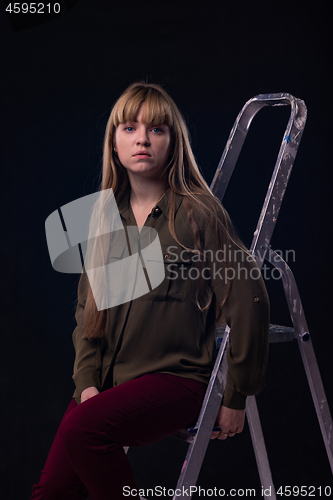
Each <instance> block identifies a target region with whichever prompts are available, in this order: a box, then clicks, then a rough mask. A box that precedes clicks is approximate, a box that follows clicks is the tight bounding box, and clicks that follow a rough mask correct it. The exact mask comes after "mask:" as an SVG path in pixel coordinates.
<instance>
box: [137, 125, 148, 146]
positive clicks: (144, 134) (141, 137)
mask: <svg viewBox="0 0 333 500" xmlns="http://www.w3.org/2000/svg"><path fill="white" fill-rule="evenodd" d="M149 142H150V141H149V137H148V131H147V130H146V128H144V129H143V128H142V129H140V130H139V134H138V137H137V140H136V143H137V144H141V145H147V144H149Z"/></svg>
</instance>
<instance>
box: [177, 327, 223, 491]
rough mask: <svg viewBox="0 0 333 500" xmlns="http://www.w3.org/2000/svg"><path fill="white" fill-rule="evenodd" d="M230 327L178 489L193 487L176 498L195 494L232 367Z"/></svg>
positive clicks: (192, 439) (216, 362) (206, 395)
mask: <svg viewBox="0 0 333 500" xmlns="http://www.w3.org/2000/svg"><path fill="white" fill-rule="evenodd" d="M229 331H230V329H229V327H226V330H225V334H224V336H223V340H222V343H221V346H220V348H219V351H218V355H217V358H216V360H215V364H214V368H213V371H212V375H211V378H210V381H209V384H208V387H207V390H206V394H205V398H204V401H203V404H202V407H201V411H200V414H199V417H198V420H197V423H196V427H197V429H198V430H197V433H196V435H195V436H194V437H191V443H190V445H189V447H188V449H187V453H186V457H185V460H184V463H183V467H182V470H181V473H180V476H179V478H178V482H177V486H176V490H175V491H177V490H178V491H181V492H183V491H184V488H185V489H189V491H190V495H188V494H185V495H182V494H181V495H176V494H175V496H174V497H173V500H183V499H184V500H185V499H186V498H187V499H188V498H192V492H191V486H194V485H195V484H196V482H197V479H198V476H199V472H200V469H201V465H202V462H203V460H204V457H205V453H206V450H207V447H208V443H209V439H210V435H211V433H212V428H213V426H214V423H215V420H216V416H217V413H218V411H219V407H220V405H221V401H222V396H223V391H224V386H225V380H226V375H227V369H228V364H227V357H226V350H227V348H228V345H229ZM190 465H191V467H190Z"/></svg>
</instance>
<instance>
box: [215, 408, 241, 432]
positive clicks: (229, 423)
mask: <svg viewBox="0 0 333 500" xmlns="http://www.w3.org/2000/svg"><path fill="white" fill-rule="evenodd" d="M244 422H245V410H233V409H232V408H227V407H226V406H223V405H222V406H221V408H220V409H219V412H218V414H217V418H216V424H215V425H216V426H218V427H220V429H221V431H220V432H218V431H215V432H212V435H211V437H210V439H215V438H217V439H223V440H224V439H227V437H233V436H234V435H235V434H236V433H237V434H238V433H239V432H242V430H243V428H244Z"/></svg>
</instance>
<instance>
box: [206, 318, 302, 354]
mask: <svg viewBox="0 0 333 500" xmlns="http://www.w3.org/2000/svg"><path fill="white" fill-rule="evenodd" d="M224 330H225V325H224V326H219V327H218V328H216V335H215V349H217V350H218V349H219V347H220V345H221V342H222V340H223V335H224ZM294 338H295V330H294V328H293V327H292V326H282V325H274V324H270V325H269V343H270V344H275V343H277V342H291V341H292V340H294Z"/></svg>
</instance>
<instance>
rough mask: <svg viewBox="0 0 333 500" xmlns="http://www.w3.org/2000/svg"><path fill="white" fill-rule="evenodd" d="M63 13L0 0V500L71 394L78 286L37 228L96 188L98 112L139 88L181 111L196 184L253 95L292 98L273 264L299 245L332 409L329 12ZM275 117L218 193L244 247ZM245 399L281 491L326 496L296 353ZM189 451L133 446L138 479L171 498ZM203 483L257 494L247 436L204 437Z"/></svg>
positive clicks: (86, 7) (64, 9)
mask: <svg viewBox="0 0 333 500" xmlns="http://www.w3.org/2000/svg"><path fill="white" fill-rule="evenodd" d="M60 4H61V14H62V15H58V16H55V17H54V19H46V16H44V17H39V18H36V16H30V17H29V18H28V16H27V15H25V16H24V15H20V16H19V15H17V16H16V17H15V16H14V15H11V16H9V15H8V14H7V13H6V12H5V6H7V5H8V2H3V3H0V7H1V13H0V28H1V42H2V43H1V45H2V50H1V69H2V77H1V80H0V81H1V97H2V103H1V127H2V132H1V139H2V141H1V142H2V146H1V178H2V180H1V214H2V215H1V223H2V231H1V236H2V237H1V252H2V253H1V255H2V259H1V269H2V271H1V284H2V287H1V288H2V292H3V294H2V299H1V305H2V314H1V322H2V326H1V364H0V373H1V393H2V395H1V425H0V429H1V474H2V478H1V482H0V484H1V487H0V488H1V491H0V497H1V498H4V499H6V500H7V499H8V500H21V499H22V500H23V499H26V498H29V495H30V492H31V487H32V485H33V483H34V482H37V481H38V478H39V475H40V471H41V469H42V467H43V465H44V462H45V459H46V457H47V453H48V451H49V448H50V446H51V443H52V439H53V437H54V434H55V432H56V430H57V427H58V425H59V423H60V420H61V417H62V415H63V413H64V411H65V409H66V407H67V406H68V404H69V402H70V399H71V396H72V393H73V390H74V385H73V382H72V380H71V376H72V367H73V361H74V349H73V346H72V339H71V335H72V332H73V329H74V327H75V320H74V312H75V306H76V297H77V295H76V294H77V283H78V279H79V275H74V274H72V275H71V274H61V273H57V272H56V271H54V270H53V269H52V266H51V263H50V258H49V255H48V249H47V244H46V238H45V227H44V224H45V219H46V218H47V217H48V215H49V214H51V213H52V212H53V211H54V210H56V209H57V208H59V207H60V206H62V205H64V204H66V203H68V202H70V201H73V200H75V199H77V198H80V197H82V196H84V195H87V194H90V193H93V192H95V191H97V189H98V185H99V181H100V169H101V156H102V142H103V134H104V129H105V125H106V121H107V119H108V116H109V113H110V109H111V106H112V104H113V103H114V101H115V100H116V99H117V98H118V96H119V94H120V93H121V92H122V91H123V90H124V88H125V87H126V86H127V85H129V84H130V83H131V82H133V81H137V80H140V79H145V80H148V81H149V82H157V83H161V84H163V85H164V86H165V88H166V90H167V91H168V92H169V93H170V94H171V96H172V97H173V98H174V100H175V101H176V103H177V104H178V105H179V107H180V109H181V111H182V112H183V115H184V117H185V119H186V121H187V123H188V126H189V129H190V133H191V137H192V144H193V149H194V152H195V155H196V158H197V160H198V163H199V165H200V168H201V171H202V173H203V175H204V177H205V179H206V180H207V182H208V183H210V182H211V180H212V178H213V175H214V172H215V170H216V167H217V164H218V161H219V159H220V156H221V154H222V152H223V149H224V146H225V143H226V141H227V138H228V135H229V132H230V130H231V127H232V125H233V122H234V120H235V119H236V116H237V114H238V112H239V111H240V109H241V108H242V106H243V105H244V103H245V102H246V101H247V100H248V99H250V98H251V97H253V96H255V95H257V94H260V93H272V92H289V93H291V94H293V95H294V96H296V97H298V98H301V99H303V100H304V101H305V103H306V105H307V107H308V121H307V124H306V127H305V131H304V134H303V138H302V141H301V144H300V148H299V152H298V155H297V158H296V161H295V165H294V168H293V172H292V174H291V178H290V182H289V185H288V189H287V192H286V194H285V198H284V201H283V204H282V208H281V212H280V215H279V219H278V222H277V225H276V229H275V232H274V235H273V238H272V241H271V244H272V248H273V249H279V250H281V251H282V252H284V253H283V255H285V252H286V251H287V250H293V251H294V254H291V253H289V262H288V263H289V265H290V266H291V268H292V270H293V272H294V274H295V277H296V280H297V283H298V287H299V290H300V294H301V298H302V301H303V306H304V310H305V313H306V318H307V321H308V325H309V329H310V333H311V334H312V340H313V344H314V348H315V352H316V356H317V360H318V364H319V367H320V371H321V375H322V379H323V383H324V387H325V390H326V395H327V398H328V401H329V403H330V407H331V411H332V407H333V390H332V383H331V381H332V374H333V371H332V353H333V342H332V328H331V307H332V306H331V299H332V293H331V288H330V284H331V279H332V265H331V257H330V250H331V215H332V213H331V185H330V181H331V178H332V177H331V172H330V170H331V136H330V132H331V123H330V116H331V113H332V103H331V91H332V79H331V67H330V47H331V45H330V42H331V41H330V39H329V33H330V25H329V19H330V10H329V5H328V4H327V3H326V2H321V1H318V2H316V3H311V4H310V3H305V2H291V3H285V2H274V3H269V2H261V1H253V2H240V1H233V2H224V1H213V2H212V1H206V2H197V3H193V2H181V1H173V0H172V1H168V2H144V1H141V2H132V1H127V2H119V1H113V0H110V1H109V0H99V1H98V2H94V1H93V0H81V1H76V2H69V1H62V2H60ZM45 21H46V22H45ZM34 24H35V26H34ZM288 117H289V109H287V108H269V109H268V108H267V109H264V110H262V111H261V112H260V113H259V114H258V115H257V117H256V118H255V120H254V121H253V124H252V126H251V129H250V132H249V134H248V137H247V140H246V143H245V146H244V148H243V151H242V153H241V156H240V159H239V163H238V166H237V171H236V172H235V175H234V177H233V179H232V181H231V183H230V187H229V189H228V193H227V195H226V197H225V200H224V204H225V206H226V208H227V210H228V211H229V213H230V215H231V217H232V219H233V221H234V223H235V225H236V227H237V229H238V231H239V232H240V234H241V236H242V237H243V239H244V241H245V242H246V243H247V244H248V245H250V243H251V239H252V238H251V237H252V233H253V231H254V229H255V225H256V222H257V219H258V217H259V213H260V209H261V204H262V202H263V200H264V196H265V193H266V189H267V187H268V182H269V179H270V175H271V172H272V169H273V165H274V161H275V157H276V155H277V152H278V149H279V145H280V142H281V140H282V138H283V132H284V129H285V126H286V123H287V120H288ZM291 255H294V256H295V258H292V257H291ZM267 287H268V290H269V294H270V298H271V309H272V318H271V322H273V323H279V324H285V325H291V322H290V318H289V313H288V311H287V306H286V302H285V299H284V295H283V292H282V286H281V283H280V281H279V280H274V279H269V280H268V281H267ZM257 402H258V407H259V411H260V415H261V420H262V426H263V430H264V434H265V439H266V445H267V449H268V454H269V459H270V464H271V469H272V474H273V479H274V482H275V485H276V487H279V486H283V487H284V486H288V485H289V486H302V485H304V486H312V485H313V486H316V487H319V486H322V487H324V486H327V485H332V475H331V471H330V468H329V463H328V460H327V457H326V453H325V449H324V445H323V441H322V437H321V432H320V429H319V425H318V422H317V419H316V414H315V410H314V406H313V404H312V400H311V396H310V392H309V388H308V384H307V380H306V376H305V372H304V369H303V365H302V362H301V359H300V355H299V352H298V348H297V344H296V342H294V343H288V344H279V345H277V344H275V345H272V346H271V350H270V359H269V369H268V376H267V384H266V388H265V390H264V391H263V393H262V394H260V395H259V396H258V397H257ZM185 449H186V445H184V444H183V443H181V442H178V441H176V440H174V439H172V438H169V439H167V440H165V441H163V442H160V443H157V444H154V445H151V446H147V447H145V448H139V449H131V450H130V451H129V457H130V459H131V461H132V463H133V468H134V471H135V475H136V478H137V482H138V485H139V486H140V487H148V486H150V487H153V486H155V485H161V486H165V487H170V488H172V487H175V485H176V480H177V476H178V473H179V470H180V467H181V464H182V461H183V458H184V454H185ZM198 485H200V486H201V487H203V488H214V487H217V488H225V489H226V490H229V489H230V488H244V489H246V488H256V490H257V496H258V497H259V496H260V481H259V477H258V473H257V467H256V463H255V459H254V454H253V449H252V445H251V439H250V435H249V430H248V427H247V425H246V427H245V430H244V432H243V433H242V434H241V435H237V436H236V437H235V438H233V439H228V440H227V441H226V442H218V441H217V440H215V441H214V442H211V443H210V445H209V450H208V452H207V455H206V459H205V462H204V465H203V468H202V471H201V474H200V477H199V481H198ZM316 495H317V497H319V493H318V491H317V493H316Z"/></svg>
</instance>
